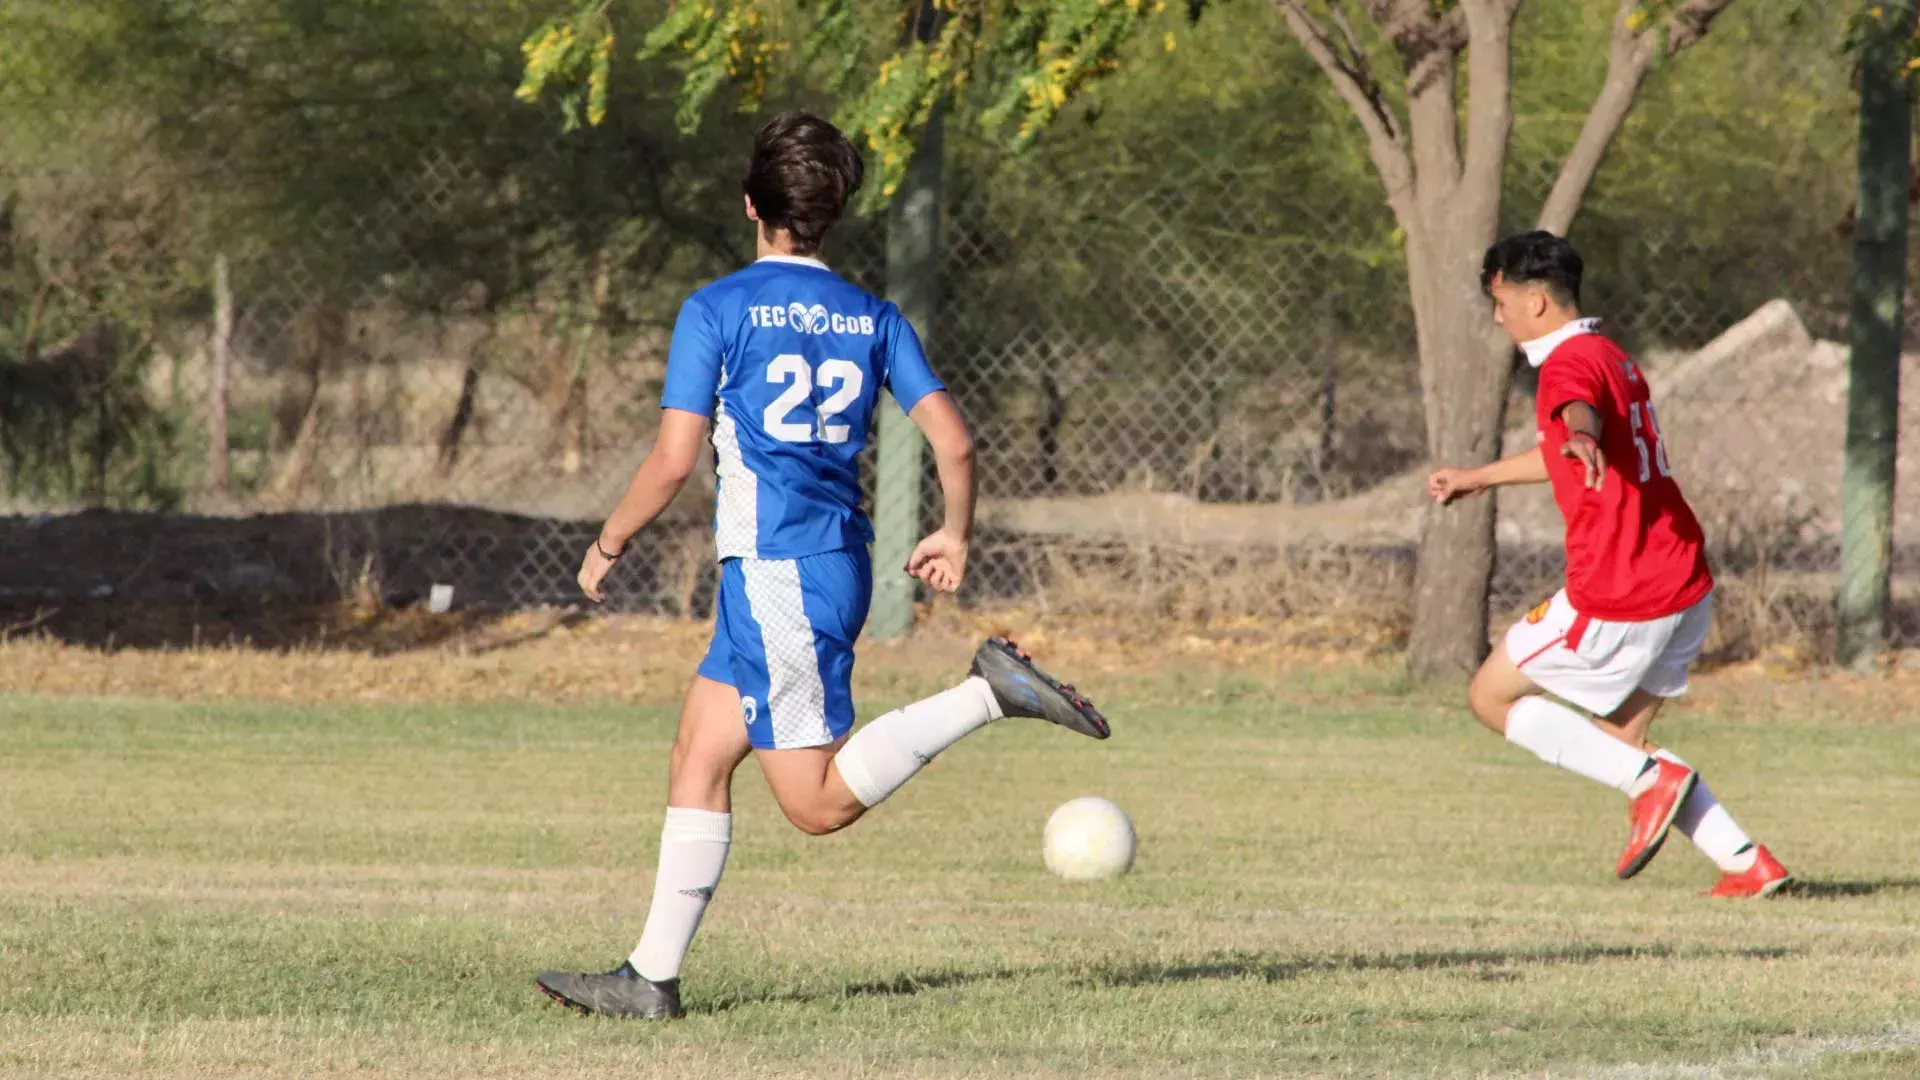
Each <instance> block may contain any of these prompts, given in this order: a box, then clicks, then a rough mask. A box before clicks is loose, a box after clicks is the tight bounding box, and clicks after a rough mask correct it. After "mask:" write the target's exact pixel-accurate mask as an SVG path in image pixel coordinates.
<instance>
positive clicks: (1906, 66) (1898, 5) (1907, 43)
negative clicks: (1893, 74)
mask: <svg viewBox="0 0 1920 1080" xmlns="http://www.w3.org/2000/svg"><path fill="white" fill-rule="evenodd" d="M1887 40H1892V41H1894V42H1897V44H1898V48H1897V51H1896V52H1895V54H1894V57H1893V59H1894V62H1895V63H1897V64H1898V65H1899V66H1900V71H1901V73H1902V74H1903V75H1905V76H1906V77H1907V79H1909V80H1910V81H1912V82H1914V83H1915V84H1916V85H1920V21H1916V19H1915V5H1914V2H1913V0H1893V2H1890V3H1879V4H1868V5H1866V6H1864V7H1862V8H1861V9H1859V10H1857V11H1854V12H1852V13H1851V14H1849V15H1848V16H1847V36H1846V50H1847V52H1849V53H1853V54H1856V55H1857V54H1858V53H1860V52H1861V50H1863V49H1866V48H1867V47H1869V46H1870V45H1872V44H1874V43H1876V42H1882V41H1887Z"/></svg>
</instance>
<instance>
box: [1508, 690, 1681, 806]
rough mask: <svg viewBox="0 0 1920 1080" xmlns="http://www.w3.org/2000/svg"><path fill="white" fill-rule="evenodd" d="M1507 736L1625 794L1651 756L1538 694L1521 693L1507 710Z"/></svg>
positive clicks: (1635, 784)
mask: <svg viewBox="0 0 1920 1080" xmlns="http://www.w3.org/2000/svg"><path fill="white" fill-rule="evenodd" d="M1507 741H1508V742H1511V743H1513V744H1514V745H1515V746H1520V747H1524V748H1526V749H1528V750H1531V751H1533V752H1534V753H1535V754H1538V755H1539V756H1540V760H1542V761H1544V762H1546V763H1547V764H1549V765H1558V766H1560V767H1561V768H1563V769H1566V770H1568V771H1569V772H1576V773H1579V774H1580V775H1581V776H1584V777H1586V778H1587V779H1589V780H1598V781H1599V782H1600V783H1602V784H1605V785H1607V786H1608V787H1610V788H1613V789H1614V790H1616V791H1619V792H1621V793H1622V794H1625V795H1633V794H1634V793H1635V789H1636V788H1637V787H1638V786H1639V780H1640V774H1641V772H1643V771H1645V769H1646V767H1647V766H1648V765H1649V764H1651V763H1652V761H1653V759H1652V758H1650V757H1648V756H1647V755H1646V754H1645V753H1644V752H1642V751H1640V750H1636V749H1634V748H1633V747H1631V746H1628V745H1627V744H1626V743H1623V742H1621V741H1620V740H1619V739H1616V738H1614V737H1613V736H1611V735H1609V734H1607V733H1606V732H1604V731H1601V730H1600V729H1599V728H1597V727H1595V726H1594V724H1593V721H1591V720H1589V719H1587V718H1586V717H1584V716H1582V715H1580V714H1579V713H1577V712H1574V711H1573V710H1572V709H1569V708H1567V707H1566V706H1565V705H1560V704H1557V703H1555V702H1552V701H1548V700H1547V699H1546V698H1543V697H1539V696H1528V697H1523V698H1521V699H1520V700H1519V701H1516V702H1514V703H1513V708H1512V709H1510V710H1508V711H1507Z"/></svg>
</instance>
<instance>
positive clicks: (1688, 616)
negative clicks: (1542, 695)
mask: <svg viewBox="0 0 1920 1080" xmlns="http://www.w3.org/2000/svg"><path fill="white" fill-rule="evenodd" d="M1712 624H1713V594H1712V593H1708V594H1707V595H1706V596H1704V597H1702V598H1701V599H1700V600H1699V602H1698V603H1696V604H1694V605H1693V606H1692V607H1690V608H1688V609H1687V610H1685V611H1682V612H1680V613H1679V614H1676V615H1668V616H1666V617H1664V618H1659V619H1650V620H1648V621H1646V622H1608V621H1607V620H1605V619H1596V618H1593V617H1592V616H1590V615H1582V614H1581V613H1580V612H1578V611H1575V610H1574V608H1573V604H1572V603H1570V602H1569V601H1568V600H1567V590H1565V589H1561V590H1560V591H1559V592H1557V593H1554V594H1553V599H1551V600H1548V601H1546V602H1545V603H1543V604H1541V605H1540V606H1539V607H1537V608H1534V609H1533V610H1532V611H1529V612H1527V615H1526V618H1524V619H1521V620H1520V621H1519V622H1517V623H1514V624H1513V628H1512V629H1510V630H1508V631H1507V642H1506V646H1507V658H1508V659H1510V660H1512V661H1513V664H1514V666H1515V667H1517V668H1519V669H1520V671H1521V673H1522V674H1524V675H1526V676H1527V677H1528V678H1529V679H1532V680H1533V681H1534V683H1535V685H1537V686H1539V687H1540V688H1541V689H1542V690H1545V691H1547V692H1548V693H1550V694H1553V695H1554V696H1556V697H1559V698H1563V699H1565V700H1567V701H1571V702H1573V703H1574V704H1575V705H1578V706H1580V707H1581V708H1583V709H1585V710H1587V711H1588V712H1591V713H1593V714H1594V715H1596V716H1605V715H1607V714H1609V713H1611V712H1613V711H1614V710H1615V709H1618V708H1619V707H1620V706H1621V704H1622V703H1623V702H1625V701H1626V700H1627V698H1628V697H1629V696H1631V695H1632V694H1633V692H1634V691H1635V690H1645V691H1646V692H1647V693H1649V694H1652V695H1654V696H1655V697H1663V698H1672V697H1679V696H1680V695H1681V694H1684V693H1686V692H1687V665H1689V664H1691V663H1693V662H1694V660H1695V659H1696V658H1698V657H1699V655H1700V650H1701V648H1702V647H1704V646H1705V645H1706V643H1707V630H1708V629H1709V628H1710V627H1711V626H1712Z"/></svg>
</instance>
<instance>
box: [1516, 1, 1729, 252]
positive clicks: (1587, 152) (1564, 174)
mask: <svg viewBox="0 0 1920 1080" xmlns="http://www.w3.org/2000/svg"><path fill="white" fill-rule="evenodd" d="M1732 3H1733V0H1687V2H1686V3H1684V4H1681V5H1680V6H1679V8H1677V9H1676V10H1675V11H1674V12H1673V14H1672V15H1670V16H1669V17H1668V18H1667V26H1666V31H1667V33H1666V38H1667V47H1666V53H1667V55H1668V56H1673V55H1675V54H1677V53H1679V52H1680V51H1681V50H1682V49H1686V48H1688V47H1690V46H1692V45H1696V44H1698V43H1699V42H1700V39H1701V38H1703V37H1705V36H1706V33H1707V28H1708V27H1709V26H1711V25H1712V24H1713V20H1714V19H1715V18H1716V17H1718V16H1719V14H1720V13H1721V12H1722V11H1725V10H1726V9H1727V7H1728V6H1729V5H1731V4H1732ZM1638 7H1639V4H1638V0H1620V8H1619V10H1618V11H1617V12H1616V13H1615V14H1614V17H1613V44H1612V47H1611V49H1610V50H1609V52H1608V54H1607V81H1606V82H1605V83H1604V84H1603V85H1602V86H1601V87H1600V93H1599V94H1598V95H1597V96H1596V97H1595V98H1594V100H1593V107H1592V108H1591V109H1589V110H1588V111H1587V121H1586V123H1585V124H1584V125H1582V126H1581V128H1580V137H1579V138H1578V139H1575V140H1574V143H1573V149H1571V150H1569V151H1567V158H1566V160H1565V161H1564V162H1562V163H1561V165H1560V174H1559V175H1558V176H1557V177H1555V178H1554V181H1553V190H1552V191H1551V192H1550V193H1548V195H1547V201H1546V204H1545V205H1543V206H1542V207H1541V208H1540V222H1539V225H1540V228H1542V229H1545V230H1547V231H1548V232H1551V233H1556V234H1558V235H1562V236H1564V235H1566V232H1567V230H1568V229H1570V228H1572V227H1573V219H1574V217H1575V216H1576V215H1577V214H1578V213H1579V212H1580V204H1581V202H1582V201H1584V200H1585V199H1586V196H1587V189H1588V188H1589V187H1591V186H1592V184H1593V178H1594V175H1595V174H1596V173H1598V172H1599V171H1600V163H1601V162H1602V161H1604V160H1605V159H1606V156H1607V150H1608V148H1609V147H1611V146H1612V145H1613V140H1614V137H1615V136H1616V135H1618V134H1619V133H1620V128H1621V126H1622V125H1623V124H1625V123H1626V119H1627V114H1628V113H1630V112H1632V111H1633V103H1634V101H1635V100H1636V99H1637V98H1638V97H1639V95H1640V84H1641V83H1642V82H1644V81H1645V80H1646V77H1647V72H1648V71H1651V70H1652V69H1653V61H1654V58H1655V56H1657V55H1658V53H1659V51H1660V29H1659V28H1658V27H1655V26H1643V27H1640V28H1638V29H1636V28H1635V27H1634V25H1633V14H1634V12H1635V10H1636V9H1637V8H1638Z"/></svg>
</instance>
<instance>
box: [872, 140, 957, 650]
mask: <svg viewBox="0 0 1920 1080" xmlns="http://www.w3.org/2000/svg"><path fill="white" fill-rule="evenodd" d="M943 112H944V110H943V109H941V108H940V107H938V106H936V107H935V108H934V111H933V116H932V118H931V119H930V120H928V122H927V130H926V131H925V132H924V133H923V134H922V135H921V137H920V145H919V146H918V147H917V148H916V149H915V150H914V154H913V160H912V161H911V162H909V163H908V165H907V174H906V176H905V177H904V178H902V180H901V181H900V190H899V191H898V192H896V193H895V194H894V198H893V204H892V206H890V207H889V208H888V211H887V299H889V300H891V301H893V302H894V303H896V304H898V305H900V313H901V314H903V315H905V316H906V317H907V321H909V322H911V323H912V324H913V328H914V330H915V331H917V332H918V333H919V335H920V342H921V344H922V345H923V346H924V347H925V348H926V350H927V354H928V356H930V357H931V356H933V355H934V348H935V345H936V343H935V342H934V341H933V339H932V331H933V315H934V311H935V310H936V308H937V307H938V304H939V300H940V295H939V294H940V259H941V254H942V252H941V250H940V171H941V159H942V153H941V146H942V140H941V130H940V129H941V126H942V123H941V121H942V113H943ZM879 450H880V460H879V463H878V465H877V466H876V472H877V475H876V476H875V478H874V479H875V484H874V497H873V531H874V542H873V563H874V567H873V614H872V616H871V618H869V619H868V621H867V628H868V631H869V632H870V633H871V634H872V635H873V636H874V637H876V638H881V639H886V638H897V637H902V636H904V635H906V634H907V633H909V632H910V631H912V630H913V601H914V596H915V592H916V583H915V582H914V581H913V579H912V578H909V577H907V576H906V574H905V573H903V572H902V568H903V567H905V566H906V565H907V558H908V557H909V556H910V555H912V554H913V546H914V545H915V544H917V543H919V542H920V528H921V520H920V503H921V498H920V488H921V474H922V471H923V468H924V466H923V464H922V462H923V461H924V455H925V452H926V440H925V439H924V438H923V437H922V436H921V435H920V431H919V429H918V428H916V427H914V424H913V421H911V420H909V419H907V416H906V414H905V413H903V412H901V411H900V409H899V408H898V407H897V406H896V405H895V404H894V403H893V399H892V398H891V397H888V398H887V400H886V401H885V402H883V403H882V404H881V406H880V438H879Z"/></svg>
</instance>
